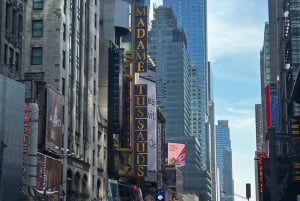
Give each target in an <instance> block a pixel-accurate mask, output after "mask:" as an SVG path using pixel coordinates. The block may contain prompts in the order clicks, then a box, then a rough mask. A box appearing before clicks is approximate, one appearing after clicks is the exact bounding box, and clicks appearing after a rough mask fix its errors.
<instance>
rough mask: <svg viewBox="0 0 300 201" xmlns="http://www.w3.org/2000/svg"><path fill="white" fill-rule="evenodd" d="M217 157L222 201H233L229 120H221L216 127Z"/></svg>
mask: <svg viewBox="0 0 300 201" xmlns="http://www.w3.org/2000/svg"><path fill="white" fill-rule="evenodd" d="M216 150H217V151H216V157H217V167H218V169H219V178H220V190H221V194H220V195H221V201H231V200H233V192H234V191H233V179H232V153H231V142H230V129H229V127H228V120H219V121H218V125H217V126H216Z"/></svg>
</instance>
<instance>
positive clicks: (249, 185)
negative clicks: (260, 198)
mask: <svg viewBox="0 0 300 201" xmlns="http://www.w3.org/2000/svg"><path fill="white" fill-rule="evenodd" d="M246 198H247V199H248V200H249V198H251V184H249V183H247V184H246Z"/></svg>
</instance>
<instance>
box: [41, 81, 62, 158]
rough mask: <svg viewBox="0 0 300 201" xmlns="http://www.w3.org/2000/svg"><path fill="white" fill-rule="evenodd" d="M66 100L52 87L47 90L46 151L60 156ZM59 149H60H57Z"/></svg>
mask: <svg viewBox="0 0 300 201" xmlns="http://www.w3.org/2000/svg"><path fill="white" fill-rule="evenodd" d="M63 103H64V99H63V96H62V95H61V94H59V93H58V92H57V91H56V90H54V89H53V88H51V87H48V88H47V115H46V141H45V144H46V149H47V150H51V151H53V152H56V153H58V154H60V148H61V147H62V140H63V139H62V120H63ZM57 147H58V148H59V149H57Z"/></svg>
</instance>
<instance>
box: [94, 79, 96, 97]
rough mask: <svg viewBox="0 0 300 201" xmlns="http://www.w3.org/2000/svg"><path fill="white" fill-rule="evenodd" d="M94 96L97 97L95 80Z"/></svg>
mask: <svg viewBox="0 0 300 201" xmlns="http://www.w3.org/2000/svg"><path fill="white" fill-rule="evenodd" d="M94 95H96V81H95V80H94Z"/></svg>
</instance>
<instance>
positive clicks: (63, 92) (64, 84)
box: [61, 78, 66, 95]
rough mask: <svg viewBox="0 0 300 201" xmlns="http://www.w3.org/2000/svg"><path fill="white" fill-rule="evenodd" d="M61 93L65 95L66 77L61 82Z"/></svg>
mask: <svg viewBox="0 0 300 201" xmlns="http://www.w3.org/2000/svg"><path fill="white" fill-rule="evenodd" d="M61 85H62V86H61V93H62V95H65V90H66V80H65V78H62V83H61Z"/></svg>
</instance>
